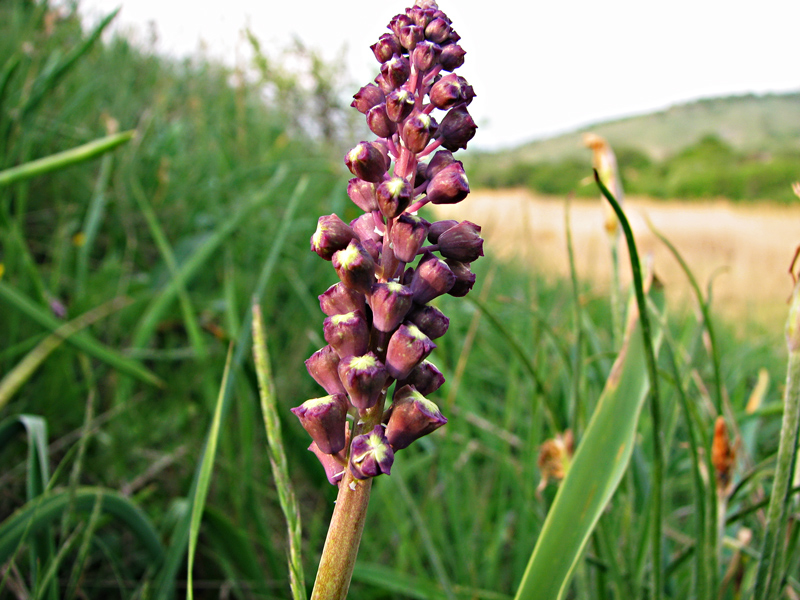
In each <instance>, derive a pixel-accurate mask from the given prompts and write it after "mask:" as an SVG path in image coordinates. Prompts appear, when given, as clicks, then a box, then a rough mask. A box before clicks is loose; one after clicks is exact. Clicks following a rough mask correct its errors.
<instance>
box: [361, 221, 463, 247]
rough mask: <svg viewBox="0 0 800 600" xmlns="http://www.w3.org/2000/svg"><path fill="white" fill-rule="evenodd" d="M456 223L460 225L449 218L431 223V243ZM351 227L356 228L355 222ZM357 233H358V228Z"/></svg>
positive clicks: (429, 234) (429, 235) (429, 231)
mask: <svg viewBox="0 0 800 600" xmlns="http://www.w3.org/2000/svg"><path fill="white" fill-rule="evenodd" d="M456 225H458V221H454V220H453V219H447V220H444V221H435V222H434V223H431V226H430V229H428V241H429V242H430V243H431V244H435V243H436V242H438V241H439V236H440V235H442V234H443V233H444V232H445V231H447V230H448V229H450V228H451V227H455V226H456ZM350 227H353V229H355V226H354V225H353V223H350ZM356 233H358V230H357V229H356Z"/></svg>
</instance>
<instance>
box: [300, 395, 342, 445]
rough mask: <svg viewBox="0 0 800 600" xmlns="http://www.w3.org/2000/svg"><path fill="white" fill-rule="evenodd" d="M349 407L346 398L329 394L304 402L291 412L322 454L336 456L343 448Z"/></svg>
mask: <svg viewBox="0 0 800 600" xmlns="http://www.w3.org/2000/svg"><path fill="white" fill-rule="evenodd" d="M349 406H350V405H349V403H348V402H347V396H345V395H344V394H331V395H330V396H324V397H322V398H312V399H311V400H306V401H305V402H303V404H301V405H300V406H298V407H297V408H293V409H291V410H292V412H293V413H294V414H295V416H296V417H297V418H298V419H300V424H301V425H302V426H303V429H305V430H306V431H307V432H308V434H309V435H310V436H311V438H312V439H313V440H314V443H315V444H316V445H317V447H318V448H319V449H320V450H321V451H322V452H324V453H325V454H336V453H337V452H339V451H340V450H342V449H343V448H344V446H345V436H344V431H345V423H346V422H347V409H348V407H349Z"/></svg>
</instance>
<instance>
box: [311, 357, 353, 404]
mask: <svg viewBox="0 0 800 600" xmlns="http://www.w3.org/2000/svg"><path fill="white" fill-rule="evenodd" d="M306 369H307V370H308V374H309V375H311V377H313V378H314V381H316V382H317V383H318V384H320V385H321V386H322V387H323V389H324V390H325V391H326V392H328V393H329V394H346V393H347V391H346V390H345V389H344V386H343V385H342V382H341V381H340V380H339V355H338V354H336V350H334V349H333V348H332V347H331V346H325V347H324V348H322V349H321V350H317V351H316V352H314V354H312V355H311V357H310V358H309V359H308V360H307V361H306Z"/></svg>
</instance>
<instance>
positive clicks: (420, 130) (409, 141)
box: [400, 113, 439, 153]
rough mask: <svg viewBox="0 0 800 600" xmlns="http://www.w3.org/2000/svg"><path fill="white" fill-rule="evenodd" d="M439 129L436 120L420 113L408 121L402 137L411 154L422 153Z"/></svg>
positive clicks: (404, 124) (404, 126)
mask: <svg viewBox="0 0 800 600" xmlns="http://www.w3.org/2000/svg"><path fill="white" fill-rule="evenodd" d="M438 127H439V126H438V124H437V123H436V120H435V119H434V118H432V117H431V116H430V115H426V114H425V113H419V114H417V115H412V116H410V117H409V118H408V119H406V121H405V123H403V130H402V132H401V134H400V137H401V138H402V140H403V143H404V144H405V145H406V148H408V149H409V150H411V152H415V153H416V152H422V151H423V150H424V149H425V146H427V145H428V142H430V141H431V137H432V136H433V135H434V134H435V133H436V131H437V130H438Z"/></svg>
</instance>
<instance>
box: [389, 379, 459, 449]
mask: <svg viewBox="0 0 800 600" xmlns="http://www.w3.org/2000/svg"><path fill="white" fill-rule="evenodd" d="M445 423H447V419H445V418H444V417H443V416H442V413H441V411H440V410H439V407H438V406H436V404H434V403H433V402H431V401H430V400H428V399H427V398H425V396H423V395H422V394H420V393H419V392H418V391H417V390H416V389H414V387H413V386H410V385H407V386H405V387H403V388H402V389H401V390H400V391H398V392H397V393H396V394H395V395H394V403H393V404H392V412H391V415H390V417H389V422H388V423H387V425H386V439H387V440H388V442H389V444H390V445H391V446H392V448H394V449H395V450H402V449H403V448H407V447H408V446H409V445H410V444H411V443H412V442H414V441H415V440H418V439H419V438H421V437H422V436H424V435H428V434H429V433H431V432H432V431H436V430H437V429H439V427H441V426H442V425H444V424H445Z"/></svg>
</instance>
